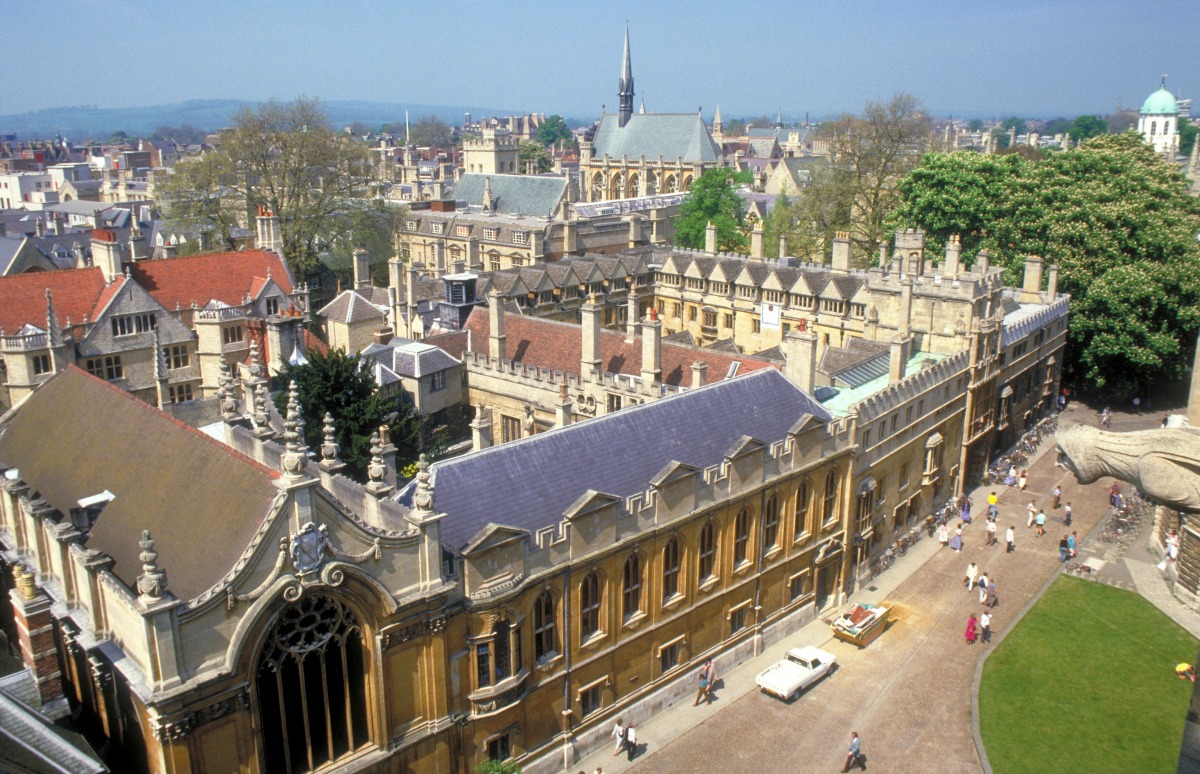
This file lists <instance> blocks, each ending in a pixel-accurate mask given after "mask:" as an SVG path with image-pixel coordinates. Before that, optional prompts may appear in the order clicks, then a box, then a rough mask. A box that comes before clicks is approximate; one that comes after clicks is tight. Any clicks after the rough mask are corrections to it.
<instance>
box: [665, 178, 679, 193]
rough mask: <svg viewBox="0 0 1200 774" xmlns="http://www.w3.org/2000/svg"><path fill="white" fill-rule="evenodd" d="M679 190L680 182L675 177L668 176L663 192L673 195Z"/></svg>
mask: <svg viewBox="0 0 1200 774" xmlns="http://www.w3.org/2000/svg"><path fill="white" fill-rule="evenodd" d="M678 190H679V181H678V180H676V179H675V176H674V175H667V177H666V180H665V181H664V182H663V192H664V193H669V194H673V193H675V192H676V191H678Z"/></svg>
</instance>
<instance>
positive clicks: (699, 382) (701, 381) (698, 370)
mask: <svg viewBox="0 0 1200 774" xmlns="http://www.w3.org/2000/svg"><path fill="white" fill-rule="evenodd" d="M706 384H708V363H705V362H704V361H703V360H697V361H696V362H694V363H692V389H693V390H694V389H696V388H697V387H703V386H704V385H706Z"/></svg>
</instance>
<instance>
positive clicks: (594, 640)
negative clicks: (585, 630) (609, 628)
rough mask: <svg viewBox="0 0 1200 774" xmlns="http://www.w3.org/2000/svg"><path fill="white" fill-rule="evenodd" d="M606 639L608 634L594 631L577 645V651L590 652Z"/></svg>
mask: <svg viewBox="0 0 1200 774" xmlns="http://www.w3.org/2000/svg"><path fill="white" fill-rule="evenodd" d="M606 639H608V632H606V631H604V630H603V629H600V630H599V631H594V632H592V633H591V634H589V635H588V636H587V638H586V639H585V640H584V641H583V642H581V643H579V649H580V650H591V649H592V648H594V647H596V646H597V645H599V644H600V643H602V642H604V640H606Z"/></svg>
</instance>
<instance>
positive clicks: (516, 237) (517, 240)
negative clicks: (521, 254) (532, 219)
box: [512, 231, 529, 245]
mask: <svg viewBox="0 0 1200 774" xmlns="http://www.w3.org/2000/svg"><path fill="white" fill-rule="evenodd" d="M512 241H513V244H514V245H527V244H529V232H528V231H514V232H513V233H512Z"/></svg>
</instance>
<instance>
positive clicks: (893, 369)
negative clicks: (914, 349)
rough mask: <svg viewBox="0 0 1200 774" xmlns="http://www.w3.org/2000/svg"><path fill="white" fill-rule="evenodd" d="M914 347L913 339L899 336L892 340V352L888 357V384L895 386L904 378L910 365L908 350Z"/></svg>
mask: <svg viewBox="0 0 1200 774" xmlns="http://www.w3.org/2000/svg"><path fill="white" fill-rule="evenodd" d="M911 346H912V338H910V337H908V336H897V337H896V338H894V339H892V344H891V352H890V356H889V357H888V384H895V383H896V382H898V381H900V380H901V379H903V378H904V371H905V368H906V367H907V364H908V350H909V347H911Z"/></svg>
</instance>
